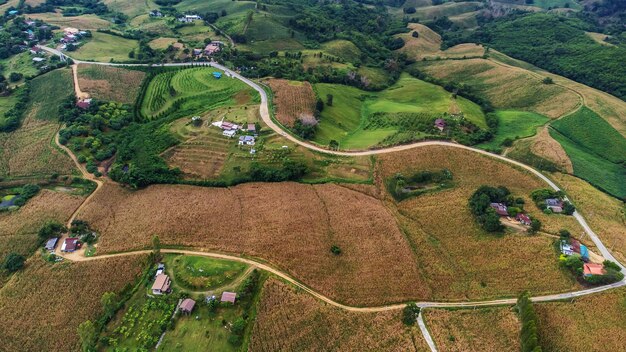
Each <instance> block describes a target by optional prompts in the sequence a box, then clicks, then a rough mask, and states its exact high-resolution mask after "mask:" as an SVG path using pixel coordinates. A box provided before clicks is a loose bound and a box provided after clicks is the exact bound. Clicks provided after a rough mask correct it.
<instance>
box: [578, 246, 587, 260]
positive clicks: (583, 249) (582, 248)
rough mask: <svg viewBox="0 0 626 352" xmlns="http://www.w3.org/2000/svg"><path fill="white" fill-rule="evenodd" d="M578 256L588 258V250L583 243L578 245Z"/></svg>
mask: <svg viewBox="0 0 626 352" xmlns="http://www.w3.org/2000/svg"><path fill="white" fill-rule="evenodd" d="M580 256H581V257H583V258H589V250H588V249H587V246H585V245H584V244H581V245H580Z"/></svg>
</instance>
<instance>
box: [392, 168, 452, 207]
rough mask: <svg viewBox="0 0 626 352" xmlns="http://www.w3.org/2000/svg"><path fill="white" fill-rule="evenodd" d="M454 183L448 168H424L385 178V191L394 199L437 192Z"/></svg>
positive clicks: (398, 199) (399, 199)
mask: <svg viewBox="0 0 626 352" xmlns="http://www.w3.org/2000/svg"><path fill="white" fill-rule="evenodd" d="M453 185H454V183H453V181H452V173H451V172H450V170H445V169H444V170H434V171H430V170H425V171H420V172H417V173H415V174H413V175H410V176H406V177H405V176H403V175H402V174H397V175H395V176H394V177H393V178H391V179H389V180H387V191H388V192H389V193H390V194H391V195H392V196H393V198H394V199H395V200H396V201H402V200H404V199H407V198H411V197H415V196H419V195H420V194H424V193H426V192H437V191H440V190H443V189H446V188H450V187H452V186H453Z"/></svg>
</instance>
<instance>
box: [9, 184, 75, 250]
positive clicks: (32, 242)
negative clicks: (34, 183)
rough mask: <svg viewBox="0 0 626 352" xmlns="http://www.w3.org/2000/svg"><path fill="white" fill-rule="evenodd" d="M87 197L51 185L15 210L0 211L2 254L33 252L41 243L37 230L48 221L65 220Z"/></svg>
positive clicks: (63, 221) (61, 221) (62, 221)
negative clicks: (70, 193)
mask: <svg viewBox="0 0 626 352" xmlns="http://www.w3.org/2000/svg"><path fill="white" fill-rule="evenodd" d="M82 200H83V197H79V196H73V195H69V194H66V193H61V192H53V191H50V190H47V189H43V190H41V192H40V193H39V194H38V195H37V196H35V197H33V198H31V199H30V200H29V201H28V202H27V203H26V205H24V206H23V207H21V208H20V209H19V210H17V211H14V212H3V213H0V258H4V255H6V254H7V253H9V252H17V253H20V254H23V255H27V254H29V253H30V252H31V251H32V250H33V249H35V246H36V244H37V231H39V228H40V227H41V226H42V225H43V224H44V223H46V222H47V221H52V220H54V221H58V222H60V223H65V221H67V219H68V218H69V217H70V215H72V213H73V212H74V210H75V209H76V208H78V206H79V205H80V203H81V202H82Z"/></svg>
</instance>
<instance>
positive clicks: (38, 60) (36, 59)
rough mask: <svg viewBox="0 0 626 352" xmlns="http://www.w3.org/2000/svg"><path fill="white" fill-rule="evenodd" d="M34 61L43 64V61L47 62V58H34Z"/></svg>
mask: <svg viewBox="0 0 626 352" xmlns="http://www.w3.org/2000/svg"><path fill="white" fill-rule="evenodd" d="M33 61H34V62H43V61H46V59H45V58H43V57H34V58H33Z"/></svg>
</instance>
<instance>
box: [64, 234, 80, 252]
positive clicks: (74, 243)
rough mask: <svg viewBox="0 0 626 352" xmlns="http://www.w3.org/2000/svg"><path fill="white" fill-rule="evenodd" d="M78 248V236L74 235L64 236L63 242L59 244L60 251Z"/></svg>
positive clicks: (70, 250) (72, 250)
mask: <svg viewBox="0 0 626 352" xmlns="http://www.w3.org/2000/svg"><path fill="white" fill-rule="evenodd" d="M79 248H80V243H79V242H78V238H76V237H69V238H66V239H65V241H63V244H62V245H61V252H68V253H71V252H74V251H76V250H77V249H79Z"/></svg>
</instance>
